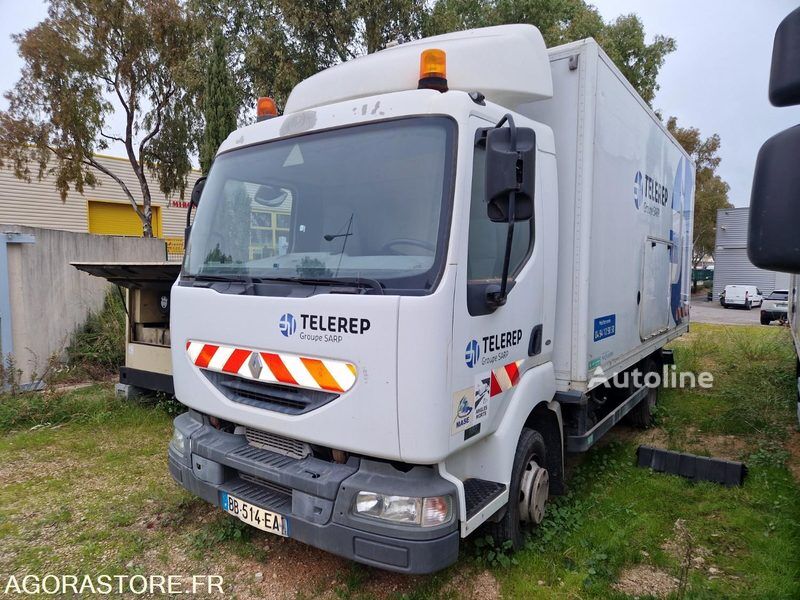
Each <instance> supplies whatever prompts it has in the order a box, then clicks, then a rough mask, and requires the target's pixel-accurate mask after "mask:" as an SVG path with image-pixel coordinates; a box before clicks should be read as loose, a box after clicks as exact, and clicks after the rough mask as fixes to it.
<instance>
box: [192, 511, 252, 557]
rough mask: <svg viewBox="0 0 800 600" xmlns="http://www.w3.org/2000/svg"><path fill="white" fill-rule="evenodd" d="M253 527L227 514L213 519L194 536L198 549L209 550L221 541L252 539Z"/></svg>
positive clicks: (194, 542) (193, 540)
mask: <svg viewBox="0 0 800 600" xmlns="http://www.w3.org/2000/svg"><path fill="white" fill-rule="evenodd" d="M252 533H253V528H252V527H250V526H248V525H247V524H246V523H243V522H242V521H240V520H239V519H236V518H234V517H231V516H229V515H227V514H223V515H220V518H218V519H216V520H215V521H213V522H212V523H211V524H210V525H209V526H208V527H207V528H205V529H202V530H200V531H198V532H197V533H196V534H195V535H194V537H193V538H192V546H193V547H194V548H195V549H196V550H208V549H210V548H214V547H216V546H217V545H218V544H220V543H221V542H230V541H236V542H246V541H249V540H250V536H251V535H252Z"/></svg>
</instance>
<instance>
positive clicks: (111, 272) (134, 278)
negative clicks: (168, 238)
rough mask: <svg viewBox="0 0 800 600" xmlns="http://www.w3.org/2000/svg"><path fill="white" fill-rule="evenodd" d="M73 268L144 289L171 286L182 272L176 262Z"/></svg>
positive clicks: (95, 264)
mask: <svg viewBox="0 0 800 600" xmlns="http://www.w3.org/2000/svg"><path fill="white" fill-rule="evenodd" d="M70 264H71V265H72V266H73V267H75V268H76V269H78V270H79V271H83V272H84V273H88V274H89V275H94V276H95V277H103V278H104V279H107V280H108V281H110V282H111V283H113V284H115V285H120V286H122V287H126V288H129V289H131V288H142V287H150V286H153V285H158V286H159V287H162V286H164V285H167V286H170V285H172V284H173V283H175V280H176V279H177V278H178V274H179V273H180V272H181V264H180V263H176V262H138V263H137V262H130V263H125V262H114V263H102V262H73V263H70Z"/></svg>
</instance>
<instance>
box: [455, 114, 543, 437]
mask: <svg viewBox="0 0 800 600" xmlns="http://www.w3.org/2000/svg"><path fill="white" fill-rule="evenodd" d="M516 121H517V126H518V127H523V126H527V127H531V126H532V122H530V121H528V120H527V119H524V118H522V117H516ZM470 123H471V124H472V126H473V128H474V130H473V131H472V132H471V133H473V137H474V134H475V133H476V131H477V130H478V129H479V128H484V127H492V126H494V123H491V122H488V121H485V120H483V119H480V118H477V117H473V118H472V119H471V121H470ZM534 155H535V157H536V160H535V166H534V168H535V169H540V167H541V166H542V165H541V163H542V162H543V161H544V162H547V160H548V157H549V158H552V159H553V169H554V165H555V163H554V157H553V156H552V155H544V154H543V153H541V152H539V151H538V149H537V151H536V152H535V153H534ZM543 157H544V159H543ZM471 160H472V182H471V192H470V201H469V209H468V211H466V212H467V213H468V214H465V215H464V216H463V218H464V221H462V222H461V228H460V229H461V230H462V231H466V232H467V235H466V236H462V237H463V240H462V247H461V252H460V254H459V268H458V277H457V282H456V290H455V299H454V300H455V302H454V315H453V349H452V352H453V356H452V365H453V368H452V381H451V390H452V399H451V401H452V410H451V413H452V419H451V424H450V448H451V449H454V448H457V447H458V446H460V445H462V444H464V443H465V442H467V441H468V440H471V439H474V438H478V437H483V436H485V435H487V434H488V433H490V432H492V431H494V430H495V429H496V428H497V426H498V424H499V422H500V421H501V420H502V416H503V413H504V411H505V408H506V407H507V405H508V402H509V399H510V398H511V396H512V395H513V393H514V390H515V387H516V385H517V383H518V382H519V378H520V375H521V373H522V372H523V371H524V370H525V369H526V368H528V367H530V366H532V365H534V364H536V363H537V361H542V360H544V359H543V357H544V356H545V352H543V349H544V348H545V332H546V331H547V333H548V334H549V335H550V336H551V335H552V332H551V331H549V328H544V327H543V321H544V304H545V302H544V296H545V294H544V264H543V263H544V252H543V248H544V245H543V244H541V243H540V242H539V240H538V239H537V237H541V236H544V235H546V233H545V232H544V231H542V228H541V225H540V222H541V219H542V214H543V213H542V201H541V196H542V180H543V179H547V178H548V177H547V176H546V175H545V174H544V172H543V171H537V172H536V173H535V181H536V185H535V194H534V211H533V213H534V216H533V219H531V220H530V221H521V222H517V223H515V224H514V226H513V227H514V233H513V242H512V245H511V260H510V266H509V282H508V287H509V289H510V292H509V294H508V297H507V300H506V303H505V305H503V306H500V307H498V308H496V309H494V310H492V309H490V308H489V307H488V306H487V304H486V301H485V296H486V287H487V285H490V284H496V285H498V286H499V285H500V282H501V277H502V270H503V260H504V256H505V250H506V240H507V236H508V224H507V223H495V222H492V221H491V220H490V219H489V217H488V215H487V203H486V199H485V187H486V181H485V175H486V150H485V148H483V147H480V146H474V147H473V156H472V157H471ZM555 200H556V198H551V201H555ZM554 258H555V257H554V256H552V257H551V262H552V263H553V269H555V264H554V263H555V260H554ZM546 343H547V346H548V348H547V350H548V352H549V347H550V341H549V338H548V339H547V342H546Z"/></svg>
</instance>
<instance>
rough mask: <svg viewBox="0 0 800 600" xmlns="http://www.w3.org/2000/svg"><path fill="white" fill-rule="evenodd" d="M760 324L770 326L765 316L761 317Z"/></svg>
mask: <svg viewBox="0 0 800 600" xmlns="http://www.w3.org/2000/svg"><path fill="white" fill-rule="evenodd" d="M761 324H762V325H769V324H770V320H769V317H768V316H767V315H765V314H762V315H761Z"/></svg>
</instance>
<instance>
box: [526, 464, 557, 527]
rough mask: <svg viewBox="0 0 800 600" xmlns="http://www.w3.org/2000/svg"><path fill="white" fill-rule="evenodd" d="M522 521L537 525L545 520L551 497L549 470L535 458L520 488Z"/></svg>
mask: <svg viewBox="0 0 800 600" xmlns="http://www.w3.org/2000/svg"><path fill="white" fill-rule="evenodd" d="M519 494H520V499H519V514H520V520H521V521H523V522H526V523H536V524H537V525H538V524H539V523H541V522H542V519H544V509H545V504H546V503H547V497H548V496H549V495H550V476H549V475H548V473H547V469H545V468H544V467H540V466H539V463H537V462H536V459H535V458H531V460H530V461H528V464H527V465H526V467H525V471H524V472H523V473H522V481H521V482H520V486H519Z"/></svg>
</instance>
